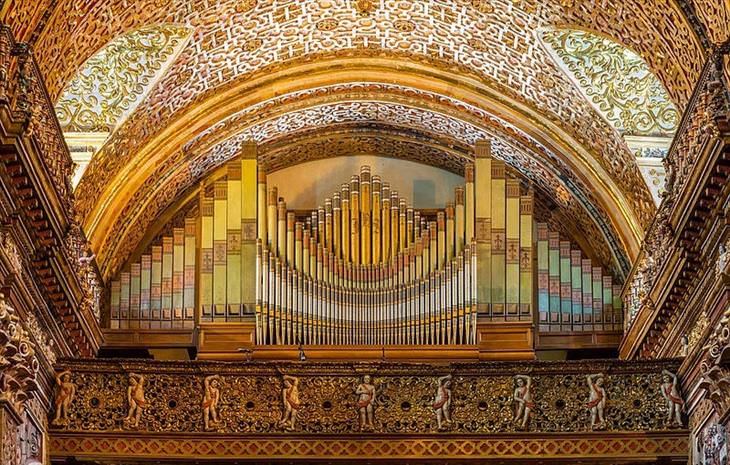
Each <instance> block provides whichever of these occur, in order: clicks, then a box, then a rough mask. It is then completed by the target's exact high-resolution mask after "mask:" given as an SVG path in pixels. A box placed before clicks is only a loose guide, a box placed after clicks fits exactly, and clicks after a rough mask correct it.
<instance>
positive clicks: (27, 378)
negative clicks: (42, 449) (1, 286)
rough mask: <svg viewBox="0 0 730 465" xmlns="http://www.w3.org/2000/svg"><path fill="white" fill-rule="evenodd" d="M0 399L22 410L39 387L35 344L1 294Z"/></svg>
mask: <svg viewBox="0 0 730 465" xmlns="http://www.w3.org/2000/svg"><path fill="white" fill-rule="evenodd" d="M0 368H2V371H1V372H0V400H1V401H5V402H7V403H8V404H9V405H10V406H11V407H12V408H13V409H14V410H15V411H16V412H18V413H21V412H22V411H23V409H24V404H25V402H26V401H27V400H28V399H29V398H30V396H31V394H32V392H33V391H35V390H37V389H38V382H37V380H36V374H37V372H38V369H39V363H38V359H37V357H36V354H35V347H34V344H33V342H32V341H31V340H30V338H29V334H28V332H27V331H26V330H25V329H24V328H23V326H22V325H21V323H20V318H19V317H18V315H17V314H16V313H15V310H14V309H13V308H12V307H10V306H9V305H8V304H7V302H6V301H5V296H4V295H2V294H0Z"/></svg>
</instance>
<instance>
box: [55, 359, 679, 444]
mask: <svg viewBox="0 0 730 465" xmlns="http://www.w3.org/2000/svg"><path fill="white" fill-rule="evenodd" d="M610 363H611V365H605V364H604V365H605V366H603V367H602V368H604V369H605V370H604V372H606V373H610V375H607V376H610V383H607V384H606V385H602V382H601V381H598V380H594V383H595V384H597V385H598V387H597V389H598V388H600V389H603V391H602V392H603V396H604V397H603V398H604V399H606V398H609V397H610V398H611V406H610V407H611V413H610V415H607V416H605V418H604V422H603V425H602V427H603V428H604V429H605V430H607V431H662V430H669V429H670V428H673V427H674V426H673V425H671V424H668V422H667V415H668V412H669V410H668V407H669V406H668V404H667V402H666V399H665V397H664V396H663V395H662V393H661V385H662V379H661V376H660V374H659V373H660V372H661V370H662V369H665V368H666V369H667V370H670V371H673V370H674V369H676V367H675V366H669V365H667V364H663V363H659V364H653V363H643V364H633V365H632V364H630V363H626V365H627V366H628V367H629V368H628V369H627V368H623V365H622V364H620V363H617V362H610ZM599 365H600V364H599ZM62 366H63V368H62V369H63V370H66V369H69V370H72V371H73V382H74V384H75V385H76V393H75V396H74V399H73V402H71V403H70V404H69V406H68V414H67V421H66V422H63V423H62V424H57V425H54V427H55V428H57V429H59V430H61V431H65V432H80V431H95V432H103V431H118V430H122V429H129V428H130V427H133V424H132V423H133V421H130V420H128V419H127V418H128V417H129V405H127V404H128V403H129V400H128V398H125V397H124V396H121V395H119V393H120V392H124V390H125V389H127V388H132V389H131V391H132V398H133V399H134V400H135V401H138V400H139V397H136V398H135V394H134V392H133V391H134V389H135V388H136V387H138V386H140V383H139V382H136V381H135V382H130V380H129V379H130V374H129V371H128V370H134V371H133V373H136V374H137V375H136V376H137V377H143V379H144V384H143V385H144V396H143V399H144V401H143V403H140V405H141V406H142V407H143V409H140V410H139V412H140V414H141V418H142V419H141V420H140V421H139V423H138V426H137V427H136V428H134V429H137V430H139V431H155V432H168V433H175V432H187V433H205V432H209V431H211V430H212V431H215V432H217V433H219V434H251V435H271V434H276V433H281V432H282V431H286V432H296V433H297V434H305V435H306V434H315V435H318V434H323V435H335V436H337V435H342V434H354V433H359V432H362V433H365V434H370V433H374V434H381V433H387V434H409V435H412V434H422V433H436V432H438V431H448V432H449V433H455V434H496V433H515V432H519V431H525V430H529V431H543V432H560V431H563V432H570V431H575V432H580V431H587V430H589V429H590V419H591V411H590V409H589V408H587V407H586V404H587V403H590V402H592V401H594V400H595V399H597V398H598V397H597V395H595V394H594V395H591V393H590V390H589V389H586V377H585V375H583V374H582V373H585V372H586V371H587V370H588V369H589V367H590V366H593V367H595V366H596V364H595V363H594V362H591V364H588V363H536V362H535V363H533V362H530V364H529V367H527V368H529V373H530V375H529V377H530V378H531V379H532V382H531V389H530V391H529V394H528V391H527V390H526V389H525V390H522V389H521V388H523V387H526V386H527V380H526V379H525V378H524V377H523V378H522V379H523V380H524V383H522V382H518V381H517V380H518V379H520V378H516V376H517V375H523V373H524V371H523V370H524V369H525V368H526V367H524V366H519V367H518V366H517V365H514V364H504V363H502V364H496V363H495V364H488V363H487V364H484V363H481V364H451V366H450V367H449V372H450V376H451V377H450V378H449V376H436V375H434V371H436V370H439V366H438V365H434V366H431V365H399V364H395V363H377V364H372V365H369V366H366V367H361V366H357V367H355V366H353V365H351V364H335V363H332V364H327V363H314V362H307V363H304V364H302V363H291V364H283V365H282V364H277V366H273V365H270V364H267V363H257V362H249V363H246V364H234V363H231V364H220V363H211V364H206V363H203V362H188V363H178V362H174V363H172V362H168V363H165V362H131V361H125V362H124V366H123V367H122V366H121V365H118V364H117V363H115V362H106V361H101V362H100V361H96V360H95V361H93V362H91V363H90V362H85V361H78V362H76V361H74V362H63V363H62ZM366 369H367V370H368V371H367V372H366V373H368V374H366V375H364V376H362V375H356V373H358V372H359V373H362V371H365V370H366ZM370 369H372V371H370ZM279 370H281V371H282V372H284V373H286V376H285V377H282V376H281V375H280V374H279V373H278V371H279ZM517 370H519V371H517ZM211 372H212V373H215V375H210V374H207V375H204V374H201V373H211ZM370 373H377V378H376V379H377V382H374V381H373V378H374V377H373V375H372V374H370ZM210 376H219V378H218V379H216V378H211V379H210V381H209V385H210V386H213V382H212V381H213V380H217V381H219V384H218V387H217V389H219V398H218V404H217V410H218V412H217V413H218V418H217V422H215V420H213V419H212V417H211V418H210V420H212V421H209V424H208V425H207V426H206V422H205V404H206V402H201V397H203V400H204V398H205V391H204V389H205V380H206V378H208V377H210ZM523 376H524V375H523ZM135 383H136V384H135ZM201 389H202V390H201ZM516 390H519V391H516ZM214 397H215V396H214V395H211V396H210V398H211V399H212V398H214ZM518 399H522V400H523V401H524V405H525V407H529V413H528V422H527V423H526V424H525V426H524V427H523V425H522V421H523V420H524V418H525V412H526V411H527V408H525V409H523V410H522V412H521V415H519V414H518V415H516V413H518V412H516V409H515V407H516V404H518V403H519V401H518ZM530 403H532V405H530ZM368 407H373V408H372V409H368ZM439 409H441V423H440V424H439ZM136 415H137V413H136V412H133V413H132V420H134V418H135V417H136ZM449 420H450V422H449ZM598 423H599V416H598V412H597V411H596V426H597V427H598Z"/></svg>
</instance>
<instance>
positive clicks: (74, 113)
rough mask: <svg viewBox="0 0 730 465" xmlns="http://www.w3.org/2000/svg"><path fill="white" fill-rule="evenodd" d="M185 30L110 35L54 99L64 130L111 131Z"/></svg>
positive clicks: (164, 27) (138, 98)
mask: <svg viewBox="0 0 730 465" xmlns="http://www.w3.org/2000/svg"><path fill="white" fill-rule="evenodd" d="M242 3H244V2H242ZM246 3H251V2H250V1H248V2H246ZM253 3H254V4H255V2H253ZM189 34H190V30H189V29H188V28H185V27H179V26H169V25H162V26H152V27H145V28H142V29H139V30H137V31H134V32H132V33H130V34H127V35H124V36H121V37H119V38H117V39H115V40H113V41H112V42H111V43H109V44H108V45H107V46H106V47H104V48H103V49H102V50H100V51H99V52H98V53H97V54H96V55H94V56H93V57H91V58H90V59H89V60H88V61H87V62H86V64H85V65H84V67H83V69H81V71H79V73H78V74H77V75H76V77H75V78H74V79H73V80H72V81H71V83H69V85H68V86H67V87H66V89H65V90H64V92H63V94H62V95H61V98H60V99H59V101H58V103H57V104H56V115H57V116H58V119H59V121H60V123H61V125H62V126H63V127H64V129H65V130H66V131H113V130H114V129H115V128H116V127H117V125H118V124H119V123H120V122H121V121H122V120H123V119H124V117H125V116H126V115H127V114H129V112H130V111H132V110H134V108H135V107H136V106H137V104H138V103H139V102H140V101H141V100H142V98H143V97H144V95H145V93H146V92H147V90H149V87H150V85H151V84H152V83H153V81H154V80H155V77H156V76H158V75H159V74H160V73H161V71H162V70H163V68H164V65H165V63H166V62H167V61H168V60H169V59H170V58H171V57H173V56H174V54H175V52H176V50H177V49H178V48H179V46H180V45H181V44H184V42H185V39H187V37H188V36H189Z"/></svg>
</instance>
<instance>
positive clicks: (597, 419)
mask: <svg viewBox="0 0 730 465" xmlns="http://www.w3.org/2000/svg"><path fill="white" fill-rule="evenodd" d="M586 381H587V382H588V388H589V389H590V395H589V397H588V404H586V407H588V410H589V411H590V412H591V429H602V428H603V427H604V426H605V424H606V423H605V417H604V411H605V409H606V397H607V396H606V390H605V389H604V387H603V373H598V374H595V375H588V376H586Z"/></svg>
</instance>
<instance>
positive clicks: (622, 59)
mask: <svg viewBox="0 0 730 465" xmlns="http://www.w3.org/2000/svg"><path fill="white" fill-rule="evenodd" d="M541 37H542V39H543V40H544V41H545V42H546V43H547V44H549V46H550V47H551V49H552V50H553V52H554V53H555V54H556V55H557V56H558V59H560V60H562V62H563V63H564V64H565V66H567V68H568V70H569V71H570V72H571V73H572V74H573V76H574V77H575V79H576V80H577V81H578V84H579V85H580V87H581V89H582V90H583V92H584V93H585V94H586V96H587V98H588V99H589V100H590V101H591V102H592V103H593V104H594V105H595V106H596V107H597V108H598V110H599V111H600V112H601V114H602V115H603V116H604V117H605V118H606V119H607V120H608V121H609V122H610V123H611V124H612V125H613V127H614V128H616V130H618V131H619V132H621V133H623V134H626V135H668V134H673V133H674V131H676V129H677V125H678V124H679V112H678V111H677V109H676V108H675V106H674V104H673V103H672V102H671V100H670V98H669V95H667V92H666V91H665V90H664V88H663V87H662V84H661V83H660V82H659V79H657V77H656V76H655V75H654V74H653V73H652V72H651V71H650V70H649V68H648V67H647V65H646V63H645V62H644V60H642V59H641V57H639V56H638V55H636V54H634V53H633V52H632V51H630V50H628V49H626V48H624V47H622V46H621V45H619V44H617V43H615V42H612V41H610V40H608V39H604V38H602V37H599V36H596V35H594V34H590V33H587V32H583V31H575V30H569V29H557V30H545V31H543V32H542V35H541Z"/></svg>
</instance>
